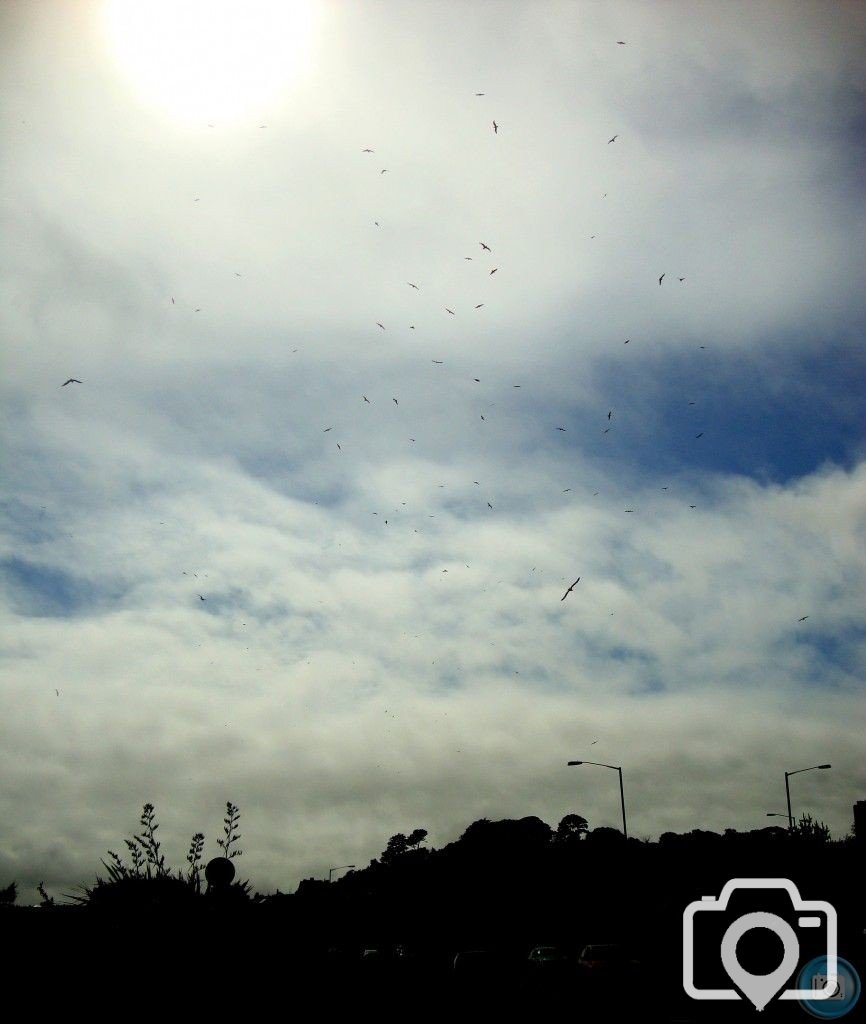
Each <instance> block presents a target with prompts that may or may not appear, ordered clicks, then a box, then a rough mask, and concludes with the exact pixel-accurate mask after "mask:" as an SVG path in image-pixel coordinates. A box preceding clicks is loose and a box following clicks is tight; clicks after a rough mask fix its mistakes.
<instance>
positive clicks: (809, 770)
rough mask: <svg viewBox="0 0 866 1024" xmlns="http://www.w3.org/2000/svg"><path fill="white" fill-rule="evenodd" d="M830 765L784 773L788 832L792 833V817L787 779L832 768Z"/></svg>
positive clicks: (815, 765)
mask: <svg viewBox="0 0 866 1024" xmlns="http://www.w3.org/2000/svg"><path fill="white" fill-rule="evenodd" d="M832 767H833V766H832V765H831V764H813V765H812V767H811V768H798V769H797V770H796V771H795V772H785V796H786V797H787V798H788V830H789V831H790V832H793V831H794V815H793V814H792V813H791V787H790V786H789V785H788V779H789V778H790V777H791V776H792V775H799V774H800V772H814V771H816V770H818V769H821V770H823V769H825V768H832Z"/></svg>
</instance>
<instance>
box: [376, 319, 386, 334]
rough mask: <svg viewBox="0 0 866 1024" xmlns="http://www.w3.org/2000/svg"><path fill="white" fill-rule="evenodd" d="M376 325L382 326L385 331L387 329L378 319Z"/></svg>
mask: <svg viewBox="0 0 866 1024" xmlns="http://www.w3.org/2000/svg"><path fill="white" fill-rule="evenodd" d="M376 326H377V327H381V328H382V330H383V331H384V330H385V325H384V324H380V323H379V321H378V320H377V321H376Z"/></svg>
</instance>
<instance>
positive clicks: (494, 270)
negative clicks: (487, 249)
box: [490, 267, 499, 274]
mask: <svg viewBox="0 0 866 1024" xmlns="http://www.w3.org/2000/svg"><path fill="white" fill-rule="evenodd" d="M497 270H499V267H494V268H493V270H491V271H490V273H491V274H495V273H496V271H497Z"/></svg>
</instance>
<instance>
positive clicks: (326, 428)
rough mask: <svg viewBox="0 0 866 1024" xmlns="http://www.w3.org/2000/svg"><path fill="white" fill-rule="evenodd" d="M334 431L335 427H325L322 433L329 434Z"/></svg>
mask: <svg viewBox="0 0 866 1024" xmlns="http://www.w3.org/2000/svg"><path fill="white" fill-rule="evenodd" d="M333 429H334V428H333V427H325V429H324V430H323V431H322V433H323V434H327V433H328V431H329V430H333Z"/></svg>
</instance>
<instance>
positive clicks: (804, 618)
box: [797, 615, 809, 622]
mask: <svg viewBox="0 0 866 1024" xmlns="http://www.w3.org/2000/svg"><path fill="white" fill-rule="evenodd" d="M808 618H809V616H808V615H804V616H803V618H802V619H797V622H805V621H806V619H808Z"/></svg>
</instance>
